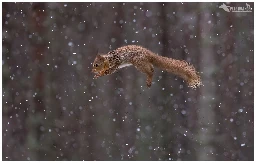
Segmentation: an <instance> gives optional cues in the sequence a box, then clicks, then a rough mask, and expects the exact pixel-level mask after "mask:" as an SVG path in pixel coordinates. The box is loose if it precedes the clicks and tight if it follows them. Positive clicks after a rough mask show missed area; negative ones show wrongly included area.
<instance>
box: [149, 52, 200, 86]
mask: <svg viewBox="0 0 256 163" xmlns="http://www.w3.org/2000/svg"><path fill="white" fill-rule="evenodd" d="M150 61H151V63H152V64H153V65H154V66H156V67H158V68H160V69H163V70H165V71H167V72H170V73H173V74H175V75H178V76H180V77H181V78H183V79H184V80H185V81H186V82H187V83H188V86H189V87H192V88H196V87H199V86H200V85H202V81H201V78H200V76H199V74H198V72H197V71H196V70H195V68H194V66H193V65H190V64H189V63H188V62H186V61H182V60H176V59H172V58H167V57H162V56H159V55H155V54H152V55H150Z"/></svg>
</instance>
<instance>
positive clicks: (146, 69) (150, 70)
mask: <svg viewBox="0 0 256 163" xmlns="http://www.w3.org/2000/svg"><path fill="white" fill-rule="evenodd" d="M135 67H136V68H137V69H138V70H139V71H141V72H142V73H144V74H146V75H147V81H146V84H147V86H148V87H151V84H152V78H153V74H154V67H153V65H152V64H151V63H148V62H140V63H139V64H136V65H135Z"/></svg>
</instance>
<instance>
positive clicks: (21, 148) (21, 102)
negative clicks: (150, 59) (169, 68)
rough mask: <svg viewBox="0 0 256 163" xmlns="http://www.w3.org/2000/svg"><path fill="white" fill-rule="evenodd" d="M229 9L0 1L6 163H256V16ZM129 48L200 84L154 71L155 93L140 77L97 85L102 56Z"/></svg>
mask: <svg viewBox="0 0 256 163" xmlns="http://www.w3.org/2000/svg"><path fill="white" fill-rule="evenodd" d="M222 4H223V3H127V2H126V3H3V5H2V7H3V8H2V19H3V22H2V26H3V31H2V32H3V33H2V37H3V38H2V47H3V60H2V68H3V72H2V73H3V97H2V98H3V110H2V114H3V120H2V122H3V129H2V131H3V139H2V141H3V144H2V149H3V160H253V153H254V145H253V144H254V139H253V137H254V133H253V126H254V111H253V96H254V93H253V88H254V87H253V54H254V42H253V41H254V40H253V37H254V28H253V27H254V26H253V23H254V17H253V12H251V13H234V12H226V11H224V10H223V9H221V8H219V6H220V5H222ZM248 4H249V5H250V6H251V7H252V8H253V11H254V6H253V5H254V4H253V3H248ZM226 5H229V6H241V7H245V6H246V3H228V4H226ZM128 44H137V45H142V46H144V47H146V48H148V49H150V50H152V51H153V52H155V53H158V54H159V55H162V56H168V57H172V58H175V59H183V60H186V61H188V62H190V63H192V64H193V65H194V66H195V67H196V69H197V70H198V71H199V72H200V73H201V77H202V81H203V84H204V86H202V87H200V88H199V89H196V90H193V89H191V88H188V87H187V85H186V83H184V81H183V80H182V79H181V78H179V77H176V76H174V75H172V74H168V73H166V72H162V71H161V70H159V69H156V70H155V72H156V73H155V75H154V79H153V81H154V83H153V85H152V87H151V88H150V89H148V88H147V87H146V85H145V75H144V74H141V73H140V72H138V71H137V70H136V69H135V68H134V67H128V68H125V69H122V70H121V71H119V72H118V73H116V74H113V75H110V76H105V77H102V78H99V79H97V80H93V76H94V75H93V74H92V73H91V67H92V62H93V60H94V58H95V55H96V53H97V51H98V50H99V52H101V53H106V52H108V51H110V50H111V49H115V48H118V47H120V46H123V45H128Z"/></svg>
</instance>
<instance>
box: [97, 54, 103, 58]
mask: <svg viewBox="0 0 256 163" xmlns="http://www.w3.org/2000/svg"><path fill="white" fill-rule="evenodd" d="M96 57H97V58H104V57H102V56H101V55H100V54H97V55H96Z"/></svg>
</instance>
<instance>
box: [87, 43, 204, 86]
mask: <svg viewBox="0 0 256 163" xmlns="http://www.w3.org/2000/svg"><path fill="white" fill-rule="evenodd" d="M131 65H133V66H135V68H136V69H137V70H139V71H141V72H142V73H144V74H146V76H147V80H146V84H147V86H148V87H151V84H152V78H153V73H154V66H155V67H157V68H160V69H162V70H165V71H167V72H170V73H173V74H175V75H177V76H179V77H181V78H183V79H184V80H185V81H186V82H187V83H188V86H189V87H192V88H197V87H199V86H200V85H202V82H201V78H200V76H199V74H198V72H197V71H196V70H195V68H194V66H193V65H190V64H189V63H188V62H186V61H183V60H176V59H172V58H168V57H163V56H159V55H157V54H155V53H153V52H152V51H150V50H148V49H146V48H144V47H142V46H138V45H127V46H122V47H120V48H117V49H116V50H112V51H110V52H108V53H107V54H97V56H96V58H95V60H94V62H93V68H92V72H93V73H95V76H94V79H96V78H98V77H101V76H105V75H110V74H113V73H114V72H116V71H117V70H119V69H121V68H123V67H126V66H131Z"/></svg>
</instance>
